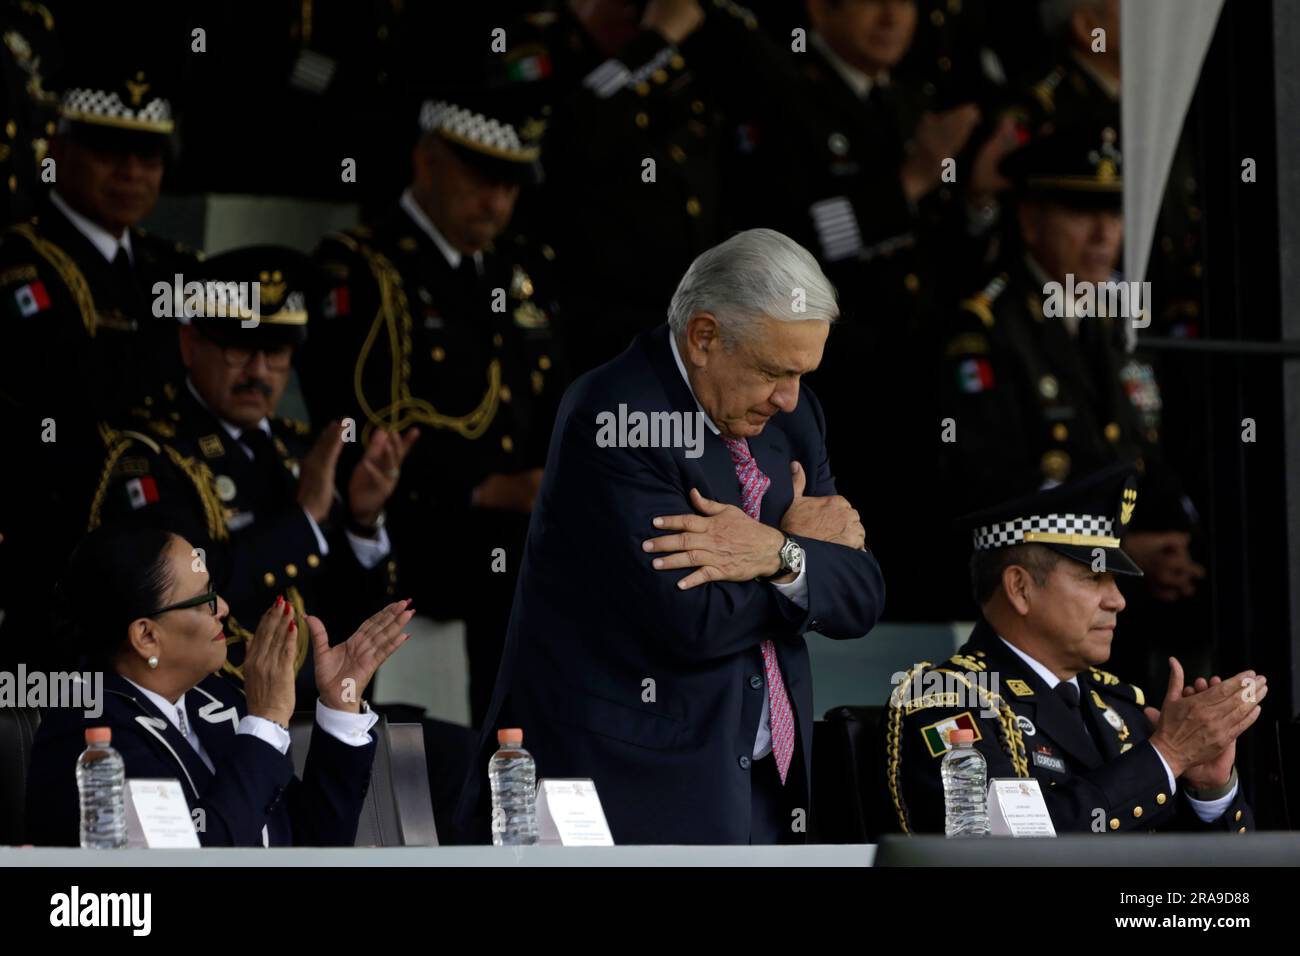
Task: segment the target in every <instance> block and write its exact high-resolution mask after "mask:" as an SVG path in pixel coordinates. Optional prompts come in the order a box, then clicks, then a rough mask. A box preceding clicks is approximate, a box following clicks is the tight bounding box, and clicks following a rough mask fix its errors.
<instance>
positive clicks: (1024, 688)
mask: <svg viewBox="0 0 1300 956" xmlns="http://www.w3.org/2000/svg"><path fill="white" fill-rule="evenodd" d="M1003 683H1004V684H1006V685H1007V690H1009V691H1011V693H1013V694H1015V695H1016V696H1017V697H1033V696H1034V689H1033V688H1032V687H1030V686H1029V685H1028V684H1026V683H1025V682H1024V681H1022V680H1020V679H1019V678H1017V677H1012V678H1010V679H1008V680H1005V681H1003Z"/></svg>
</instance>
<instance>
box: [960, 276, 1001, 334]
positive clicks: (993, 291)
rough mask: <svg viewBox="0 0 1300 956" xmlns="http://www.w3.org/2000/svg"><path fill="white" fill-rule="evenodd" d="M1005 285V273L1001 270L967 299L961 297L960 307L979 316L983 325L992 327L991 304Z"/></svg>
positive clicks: (988, 327)
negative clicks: (1000, 272)
mask: <svg viewBox="0 0 1300 956" xmlns="http://www.w3.org/2000/svg"><path fill="white" fill-rule="evenodd" d="M1006 287H1007V274H1006V273H1005V272H1003V273H1002V274H1000V275H998V276H997V277H996V278H994V279H993V281H992V282H990V283H989V284H988V285H986V286H985V287H984V288H983V289H982V290H980V291H979V292H977V293H976V294H975V295H973V296H971V297H970V298H969V299H963V300H962V303H961V307H962V308H963V309H965V310H966V311H967V312H973V313H974V314H975V315H977V316H979V319H980V321H981V322H983V323H984V327H985V328H987V329H991V328H993V309H992V305H993V303H994V302H995V301H996V300H997V298H998V296H1000V295H1001V294H1002V291H1003V290H1004V289H1006Z"/></svg>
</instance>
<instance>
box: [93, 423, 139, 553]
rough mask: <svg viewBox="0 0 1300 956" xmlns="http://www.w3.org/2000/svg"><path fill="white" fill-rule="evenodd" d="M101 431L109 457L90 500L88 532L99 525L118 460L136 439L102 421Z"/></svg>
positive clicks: (105, 461)
mask: <svg viewBox="0 0 1300 956" xmlns="http://www.w3.org/2000/svg"><path fill="white" fill-rule="evenodd" d="M99 433H100V435H101V436H102V437H103V439H104V444H105V445H107V446H108V457H107V458H106V459H104V470H103V471H101V472H100V474H99V484H98V485H96V487H95V496H94V498H92V499H91V502H90V521H89V522H88V523H87V525H86V531H88V532H89V531H94V530H95V529H96V528H98V527H99V524H100V521H101V518H100V513H101V512H102V511H103V508H104V498H105V497H106V496H107V494H108V485H109V481H110V479H112V477H113V471H114V469H116V468H117V461H118V459H119V458H121V457H122V455H123V454H125V452H126V450H127V449H128V448H130V447H131V444H132V442H134V441H135V439H134V438H130V437H126V438H123V437H122V436H121V434H120V433H119V432H116V431H114V430H113V429H112V428H109V427H108V425H105V424H103V423H102V422H101V423H100V426H99Z"/></svg>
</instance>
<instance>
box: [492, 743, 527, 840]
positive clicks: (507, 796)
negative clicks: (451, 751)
mask: <svg viewBox="0 0 1300 956" xmlns="http://www.w3.org/2000/svg"><path fill="white" fill-rule="evenodd" d="M523 743H524V732H523V731H522V730H520V729H519V728H518V727H510V728H507V729H505V730H498V731H497V752H496V753H494V754H493V755H492V759H491V760H490V761H488V780H489V781H490V782H491V784H492V845H493V846H531V845H532V844H534V843H536V842H537V765H536V764H535V763H533V755H532V754H530V753H529V752H528V751H527V750H525V749H524V748H523Z"/></svg>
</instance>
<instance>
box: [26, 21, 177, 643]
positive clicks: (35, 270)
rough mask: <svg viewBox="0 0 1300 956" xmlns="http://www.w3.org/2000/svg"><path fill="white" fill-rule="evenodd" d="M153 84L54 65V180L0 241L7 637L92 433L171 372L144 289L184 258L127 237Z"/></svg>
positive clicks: (165, 121) (125, 61)
mask: <svg viewBox="0 0 1300 956" xmlns="http://www.w3.org/2000/svg"><path fill="white" fill-rule="evenodd" d="M168 77H169V74H168V73H167V72H166V71H165V70H161V69H159V68H157V67H155V66H154V65H153V63H152V61H150V60H147V59H146V58H144V57H143V56H141V57H135V56H133V55H130V54H129V53H127V52H124V51H121V50H119V49H118V48H116V47H114V48H112V49H111V50H109V49H107V48H105V49H101V50H100V52H99V55H98V56H90V55H87V56H84V57H81V58H79V59H77V60H76V61H75V62H73V63H70V64H69V66H68V68H67V70H65V71H64V73H63V74H62V76H61V83H62V90H61V101H60V119H59V125H58V128H57V132H56V134H55V136H54V137H53V138H52V139H51V142H50V158H51V159H53V160H54V161H55V165H54V167H53V169H54V171H55V174H56V182H55V184H54V186H53V188H52V191H51V193H50V194H49V197H48V199H47V201H46V203H45V204H44V205H43V206H42V207H41V210H40V212H39V214H38V215H37V216H36V217H35V218H33V219H32V220H30V221H28V222H23V223H19V224H16V225H13V226H11V227H9V228H8V229H6V230H5V231H4V233H3V235H2V236H0V306H2V308H0V342H3V347H0V411H2V412H3V414H2V415H0V421H2V422H3V423H2V424H0V437H2V438H3V439H4V445H5V447H6V449H8V451H9V453H10V455H11V456H12V460H14V461H18V462H21V463H22V466H21V468H20V469H6V472H8V474H6V476H5V478H4V479H3V480H0V484H2V486H3V487H2V488H0V491H2V492H3V493H0V527H3V529H4V531H3V533H4V534H5V535H6V550H7V553H8V555H9V556H10V558H11V559H12V560H13V561H14V562H15V565H16V567H15V571H16V572H18V574H17V578H18V579H20V580H21V584H18V583H17V581H16V580H15V577H16V576H15V575H14V574H6V575H4V577H5V579H6V581H7V582H8V583H10V584H11V585H13V591H12V593H11V594H10V595H8V596H5V597H3V598H0V605H2V606H4V607H5V608H6V612H7V613H6V617H5V625H4V627H5V630H8V629H9V628H13V629H14V633H23V634H31V635H43V634H46V633H48V622H47V617H48V614H47V611H46V608H47V607H48V605H47V604H45V603H44V602H46V601H47V600H48V598H49V595H50V594H51V593H52V589H53V583H54V580H55V578H56V577H57V574H58V571H59V569H60V568H61V567H62V565H63V562H64V561H65V560H66V557H67V555H68V553H69V552H70V550H71V547H72V544H73V542H75V540H76V538H77V536H78V535H79V534H80V533H81V532H82V531H83V530H84V516H85V509H86V507H87V505H88V503H89V501H90V495H91V493H92V491H93V488H94V478H95V475H96V473H97V466H98V464H99V462H100V461H101V459H102V455H103V446H102V444H101V442H100V439H99V434H98V428H97V424H98V422H99V421H100V420H102V419H109V418H115V417H120V416H121V415H124V414H126V413H127V411H128V409H129V408H130V406H131V404H132V402H133V401H134V400H135V399H136V398H138V397H139V396H140V395H141V394H142V390H143V389H144V388H145V387H147V386H148V385H150V384H154V385H155V386H156V384H157V383H159V382H160V381H162V380H163V376H165V375H168V374H170V375H173V376H174V375H175V374H178V373H179V369H180V363H179V358H178V356H177V353H176V344H175V343H176V325H175V320H174V319H172V318H170V317H168V316H167V314H166V310H165V309H156V306H157V305H158V303H157V302H156V301H155V296H154V295H153V293H152V289H153V285H154V283H155V282H157V281H165V282H167V283H168V284H169V285H170V284H171V282H172V280H173V276H174V275H175V274H177V273H182V274H185V273H189V272H191V271H192V270H193V267H194V266H195V265H196V263H197V261H198V259H197V257H196V256H195V255H194V254H193V253H192V252H190V251H189V250H187V249H185V248H183V247H180V246H178V245H177V244H176V243H173V242H170V241H166V240H163V239H159V238H156V237H153V236H148V235H146V234H144V233H143V232H142V231H141V230H140V229H139V228H138V223H139V222H140V221H141V220H142V219H144V218H145V217H146V216H147V215H148V214H149V213H150V212H151V211H152V210H153V207H154V204H155V203H156V202H157V199H158V194H159V188H160V184H161V180H162V175H163V167H164V162H165V157H166V155H167V153H168V151H169V150H170V148H171V134H172V129H173V124H174V118H173V115H172V104H171V101H170V99H169V94H168V92H167V89H166V84H167V82H168ZM159 312H162V313H163V314H164V317H162V318H159V317H158V313H159ZM40 644H41V642H40V641H39V640H37V641H36V642H34V646H40Z"/></svg>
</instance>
